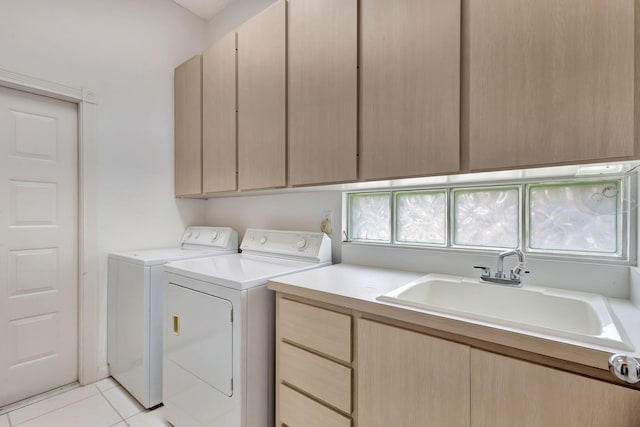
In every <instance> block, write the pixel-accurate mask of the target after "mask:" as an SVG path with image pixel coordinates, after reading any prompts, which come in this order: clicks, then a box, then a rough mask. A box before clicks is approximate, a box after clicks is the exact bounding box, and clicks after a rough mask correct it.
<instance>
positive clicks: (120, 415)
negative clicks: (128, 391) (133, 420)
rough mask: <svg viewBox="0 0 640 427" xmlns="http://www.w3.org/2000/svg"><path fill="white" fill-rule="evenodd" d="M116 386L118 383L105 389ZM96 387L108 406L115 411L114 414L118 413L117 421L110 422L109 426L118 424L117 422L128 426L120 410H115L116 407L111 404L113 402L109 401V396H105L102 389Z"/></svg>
mask: <svg viewBox="0 0 640 427" xmlns="http://www.w3.org/2000/svg"><path fill="white" fill-rule="evenodd" d="M118 387H119V386H118V385H115V386H114V387H111V388H109V389H107V390H105V391H109V390H113V389H114V388H118ZM96 388H97V389H98V392H99V393H100V395H101V396H102V398H103V399H104V400H106V401H107V403H108V404H109V406H111V408H112V409H113V410H114V411H116V414H118V416H119V417H120V421H118V422H117V423H114V424H111V426H110V427H113V426H115V425H116V424H119V423H121V422H124V423H125V424H126V425H127V426H128V425H129V423H128V422H127V421H126V420H125V418H124V417H123V416H122V414H120V412H118V410H117V409H116V407H115V406H114V405H113V403H111V401H110V400H109V398H108V397H107V396H105V395H104V392H103V391H102V390H100V388H98V387H97V386H96Z"/></svg>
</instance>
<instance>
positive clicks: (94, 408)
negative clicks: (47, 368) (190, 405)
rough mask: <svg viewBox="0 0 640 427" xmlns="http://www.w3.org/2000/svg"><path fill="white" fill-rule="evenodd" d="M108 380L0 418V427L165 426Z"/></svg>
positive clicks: (156, 415) (155, 414)
mask: <svg viewBox="0 0 640 427" xmlns="http://www.w3.org/2000/svg"><path fill="white" fill-rule="evenodd" d="M162 411H163V408H162V407H160V408H158V409H155V410H153V411H147V410H145V409H144V408H143V407H142V406H140V404H139V403H138V402H137V401H136V400H135V399H134V398H133V397H131V396H130V395H129V393H127V392H126V391H125V390H124V389H123V388H122V387H120V385H119V384H118V383H117V382H115V381H114V380H113V379H111V378H107V379H104V380H101V381H98V382H97V383H95V384H92V385H88V386H85V387H79V388H75V389H73V390H69V391H67V392H64V393H62V394H59V395H57V396H53V397H50V398H48V399H45V400H42V401H40V402H36V403H33V404H31V405H29V406H25V407H24V408H20V409H16V410H15V411H11V412H9V413H8V414H5V415H0V427H110V426H114V427H125V426H131V427H167V426H171V424H169V423H168V422H167V421H165V420H164V417H163V416H162Z"/></svg>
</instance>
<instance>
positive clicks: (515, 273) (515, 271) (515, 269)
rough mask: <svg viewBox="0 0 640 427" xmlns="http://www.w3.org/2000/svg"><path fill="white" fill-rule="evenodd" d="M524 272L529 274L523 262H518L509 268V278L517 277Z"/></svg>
mask: <svg viewBox="0 0 640 427" xmlns="http://www.w3.org/2000/svg"><path fill="white" fill-rule="evenodd" d="M525 274H529V270H527V269H526V265H525V263H524V262H520V263H518V265H516V266H515V267H513V269H512V270H511V279H517V278H519V277H522V276H524V275H525Z"/></svg>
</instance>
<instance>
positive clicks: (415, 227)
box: [395, 190, 447, 245]
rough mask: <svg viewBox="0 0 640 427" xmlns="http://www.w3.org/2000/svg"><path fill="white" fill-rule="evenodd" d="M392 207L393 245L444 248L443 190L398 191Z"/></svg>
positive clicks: (445, 226) (445, 222) (445, 195)
mask: <svg viewBox="0 0 640 427" xmlns="http://www.w3.org/2000/svg"><path fill="white" fill-rule="evenodd" d="M395 207H396V217H395V218H396V221H395V222H396V224H395V225H396V241H397V242H401V243H420V244H425V243H426V244H433V245H446V243H447V190H422V191H400V192H397V193H396V194H395Z"/></svg>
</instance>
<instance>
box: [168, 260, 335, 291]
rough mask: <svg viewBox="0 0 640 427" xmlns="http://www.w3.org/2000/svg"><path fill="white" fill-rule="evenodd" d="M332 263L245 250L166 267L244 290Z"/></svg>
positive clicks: (180, 273)
mask: <svg viewBox="0 0 640 427" xmlns="http://www.w3.org/2000/svg"><path fill="white" fill-rule="evenodd" d="M329 264H330V263H329V262H325V263H317V262H308V261H307V262H304V261H299V260H292V259H284V258H279V257H267V256H260V255H252V254H247V253H242V254H232V255H223V256H217V257H208V258H198V259H189V260H184V261H177V262H172V263H169V264H166V265H165V267H164V269H165V272H168V273H174V274H177V275H180V276H186V277H190V278H192V279H196V280H200V281H204V282H207V283H212V284H215V285H220V286H224V287H228V288H232V289H239V290H243V289H249V288H252V287H255V286H260V285H263V284H266V283H267V281H268V280H269V279H272V278H274V277H277V276H282V275H285V274H290V273H295V272H299V271H303V270H308V269H311V268H316V267H319V266H323V265H329Z"/></svg>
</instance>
